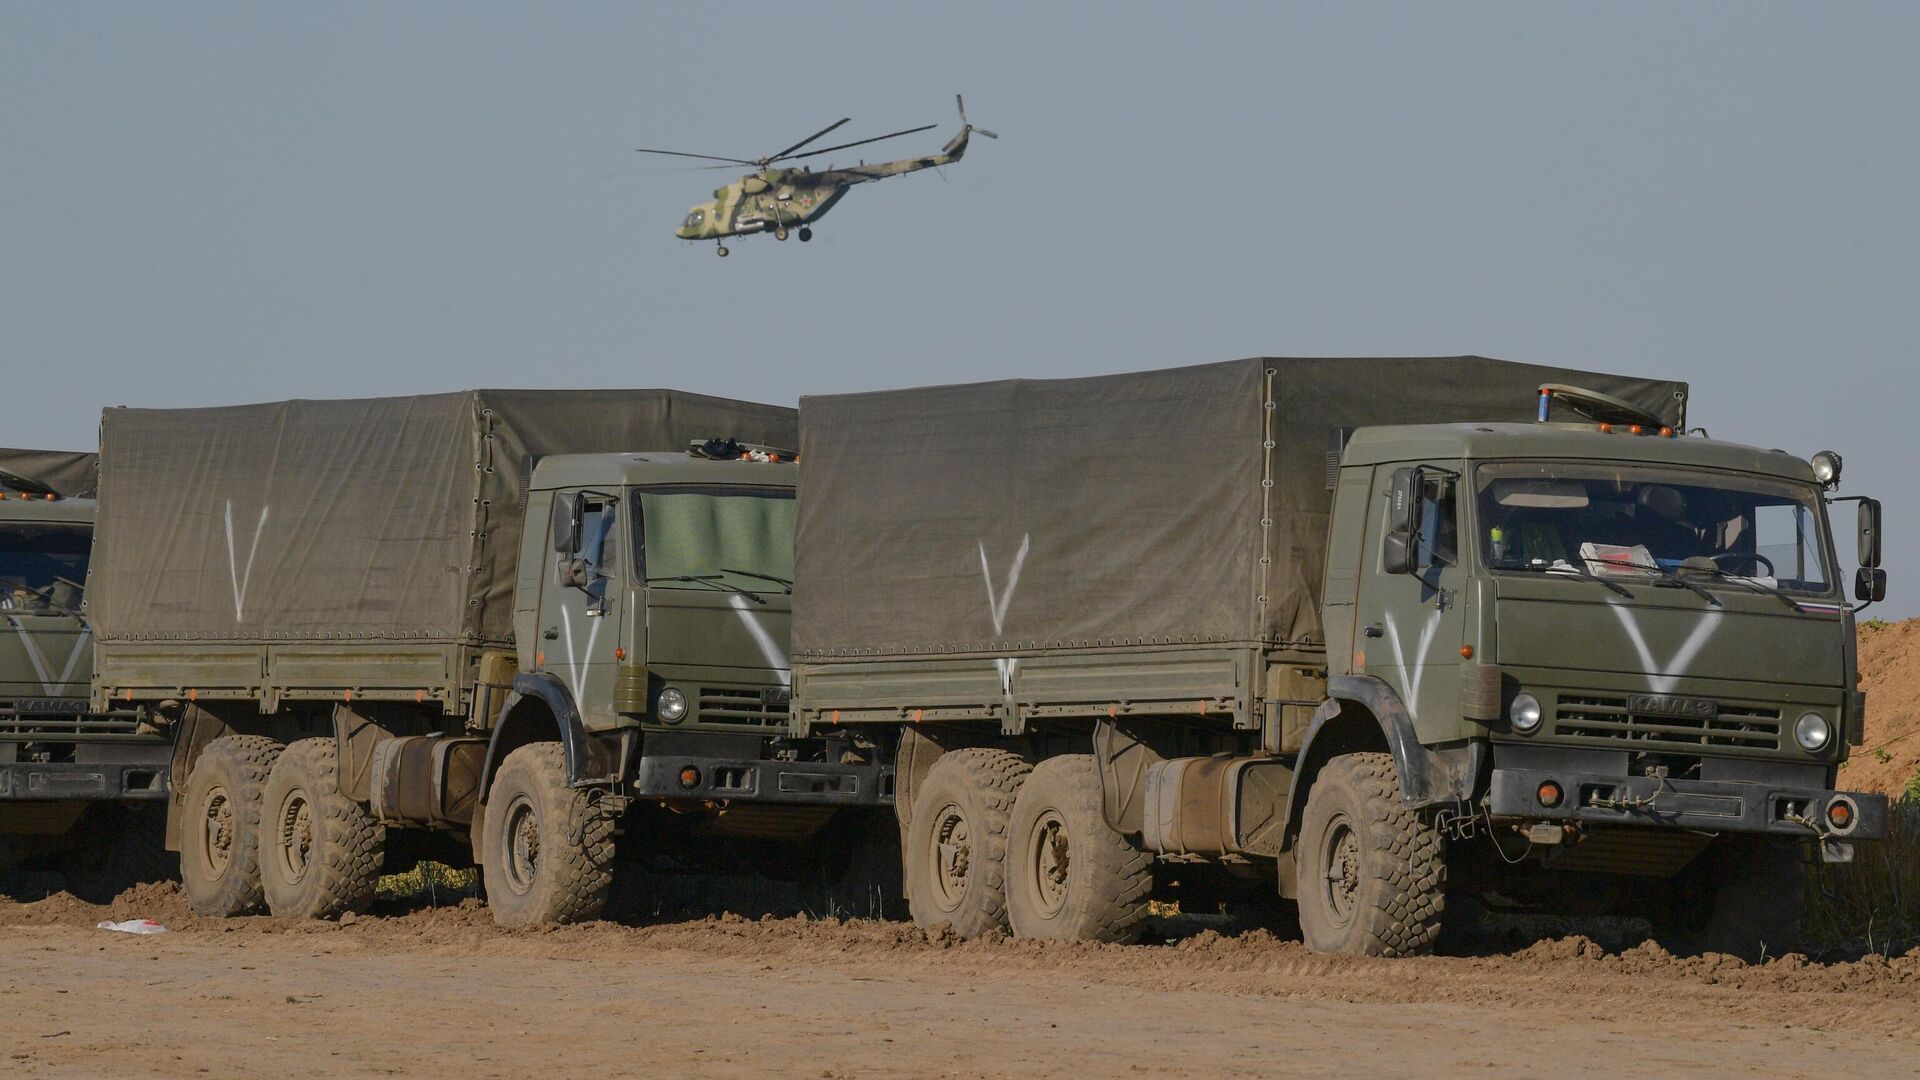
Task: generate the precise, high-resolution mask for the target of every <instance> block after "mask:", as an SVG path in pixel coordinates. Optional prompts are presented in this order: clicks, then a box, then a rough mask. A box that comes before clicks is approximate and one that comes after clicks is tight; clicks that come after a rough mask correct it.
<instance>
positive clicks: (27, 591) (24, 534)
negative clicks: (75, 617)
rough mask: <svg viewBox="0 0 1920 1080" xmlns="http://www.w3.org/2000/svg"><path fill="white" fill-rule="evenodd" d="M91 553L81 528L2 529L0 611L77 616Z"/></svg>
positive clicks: (87, 531) (88, 533) (88, 535)
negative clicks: (57, 612)
mask: <svg viewBox="0 0 1920 1080" xmlns="http://www.w3.org/2000/svg"><path fill="white" fill-rule="evenodd" d="M92 547H93V538H92V530H91V529H89V528H88V527H87V526H85V525H51V524H36V525H0V611H36V612H37V611H61V610H65V611H69V612H75V611H79V610H80V599H81V590H82V589H83V588H84V587H85V584H86V580H87V554H88V552H89V551H90V550H91V549H92Z"/></svg>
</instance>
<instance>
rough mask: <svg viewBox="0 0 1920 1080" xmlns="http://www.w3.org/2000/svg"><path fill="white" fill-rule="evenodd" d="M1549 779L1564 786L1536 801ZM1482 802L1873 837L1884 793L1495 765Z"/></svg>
mask: <svg viewBox="0 0 1920 1080" xmlns="http://www.w3.org/2000/svg"><path fill="white" fill-rule="evenodd" d="M1548 781H1552V782H1553V783H1555V784H1557V785H1559V788H1560V790H1561V792H1562V793H1563V794H1562V796H1561V799H1560V803H1559V805H1558V806H1551V807H1549V806H1543V805H1541V802H1540V799H1539V794H1538V793H1539V791H1540V785H1541V784H1543V783H1546V782H1548ZM1837 799H1847V800H1850V801H1851V802H1852V803H1853V807H1854V810H1855V813H1854V817H1853V823H1852V825H1851V827H1849V828H1846V829H1838V828H1835V827H1834V826H1833V825H1832V824H1830V822H1829V820H1828V818H1827V808H1828V806H1829V805H1830V804H1832V803H1833V802H1834V801H1835V800H1837ZM1487 810H1488V812H1489V814H1491V815H1492V816H1493V817H1494V818H1505V819H1520V820H1525V821H1565V822H1581V823H1585V824H1593V825H1643V826H1664V827H1667V828H1676V829H1697V830H1700V831H1703V832H1744V833H1777V834H1780V835H1782V836H1797V837H1801V838H1803V839H1805V838H1810V837H1813V836H1820V837H1822V838H1824V839H1827V840H1838V841H1853V840H1879V839H1881V838H1882V837H1884V836H1885V835H1886V829H1887V797H1886V796H1885V795H1874V794H1867V793H1864V792H1840V791H1826V790H1821V789H1817V788H1804V787H1792V786H1780V785H1773V784H1765V783H1753V782H1744V781H1712V780H1668V779H1664V778H1661V777H1653V776H1621V775H1617V774H1613V775H1609V774H1605V773H1592V772H1578V771H1571V770H1563V769H1539V768H1525V769H1500V768H1496V769H1494V770H1493V778H1492V783H1491V786H1490V788H1489V790H1488V792H1487ZM1796 818H1797V819H1799V820H1795V819H1796Z"/></svg>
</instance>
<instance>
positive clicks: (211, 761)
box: [180, 735, 282, 918]
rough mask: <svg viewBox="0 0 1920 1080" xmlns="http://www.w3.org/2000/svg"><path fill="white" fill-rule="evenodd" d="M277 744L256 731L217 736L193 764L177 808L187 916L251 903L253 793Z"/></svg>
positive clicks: (224, 912) (256, 890)
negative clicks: (179, 811)
mask: <svg viewBox="0 0 1920 1080" xmlns="http://www.w3.org/2000/svg"><path fill="white" fill-rule="evenodd" d="M281 749H282V747H281V745H280V744H279V743H277V742H275V741H273V740H272V739H269V738H267V737H265V736H264V735H223V736H221V737H220V738H218V739H215V740H213V741H212V742H210V743H208V744H207V745H206V748H205V749H203V750H201V751H200V758H199V760H197V761H195V762H194V763H193V772H192V773H191V774H189V775H188V777H187V797H186V799H185V802H184V806H183V808H182V811H181V813H182V815H183V817H182V818H181V825H180V883H181V887H182V888H183V890H184V891H185V892H186V894H187V906H188V907H190V908H192V909H193V913H194V914H195V915H207V916H212V917H214V918H226V917H227V916H229V915H244V914H246V913H247V912H250V911H253V910H256V909H257V908H259V906H260V900H261V892H260V849H259V845H258V844H257V842H256V840H257V836H258V833H259V828H260V805H261V795H262V793H263V792H264V791H265V789H266V786H267V775H268V774H269V773H270V772H272V771H273V762H274V759H276V758H278V757H279V756H280V751H281Z"/></svg>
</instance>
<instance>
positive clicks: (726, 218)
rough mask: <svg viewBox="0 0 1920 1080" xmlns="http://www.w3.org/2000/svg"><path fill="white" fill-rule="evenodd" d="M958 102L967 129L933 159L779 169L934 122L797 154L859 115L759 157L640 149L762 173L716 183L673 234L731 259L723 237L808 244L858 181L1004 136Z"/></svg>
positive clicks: (926, 165) (932, 162)
mask: <svg viewBox="0 0 1920 1080" xmlns="http://www.w3.org/2000/svg"><path fill="white" fill-rule="evenodd" d="M953 100H954V103H955V104H956V105H958V106H959V107H960V133H959V134H958V135H955V136H954V137H953V138H952V139H950V140H948V142H947V145H945V146H943V147H941V148H940V152H939V153H937V154H934V155H932V156H929V157H917V158H904V159H902V160H900V161H887V162H881V163H879V164H876V165H868V164H866V163H865V162H862V163H861V164H859V165H858V166H855V167H853V168H849V169H835V168H827V169H823V170H821V171H820V172H814V171H813V170H812V169H811V168H809V167H807V166H804V165H803V166H799V167H797V168H796V167H793V166H787V167H784V168H776V167H775V165H776V163H778V162H782V161H798V160H800V159H801V158H810V157H816V156H818V155H820V154H831V153H833V152H834V151H836V150H846V149H849V148H851V147H855V146H865V145H866V144H868V143H875V142H879V141H881V140H882V139H897V138H899V137H900V136H902V135H912V134H915V133H916V132H921V131H926V130H928V129H930V128H932V127H934V126H935V125H933V124H924V125H922V126H920V127H916V128H908V129H906V130H905V131H896V132H893V133H891V134H888V135H876V136H874V137H873V138H871V139H861V140H859V141H857V142H850V143H841V144H839V145H838V146H828V147H823V148H821V149H819V150H808V151H807V152H806V153H804V154H802V153H796V152H795V151H798V150H800V149H802V148H803V147H806V146H808V145H810V144H811V143H813V142H814V141H815V140H816V139H819V138H820V137H821V136H823V135H825V134H827V133H828V132H831V131H834V130H836V129H838V128H839V127H840V125H842V124H845V123H846V122H847V121H848V120H850V119H852V118H851V117H842V118H840V119H839V120H836V121H834V122H833V123H831V124H828V125H827V126H826V127H823V128H821V129H820V130H819V131H816V132H814V133H813V134H811V135H809V136H807V137H806V138H804V139H801V140H800V141H799V142H797V143H794V144H793V145H792V146H789V147H787V148H786V149H785V150H782V151H780V152H779V153H777V154H770V155H768V156H766V157H763V158H757V159H753V160H748V159H746V158H730V157H718V156H715V155H713V154H688V153H683V152H681V151H679V150H647V149H642V150H640V151H639V153H642V154H667V155H670V156H673V157H686V158H699V159H701V160H705V161H722V162H726V163H727V164H725V165H707V166H703V167H704V168H709V169H724V168H728V167H730V166H733V165H751V166H753V167H754V168H755V169H756V170H758V171H756V172H751V173H748V174H747V175H745V176H743V177H741V178H740V179H738V180H735V181H734V182H733V183H731V184H728V185H727V186H726V187H723V188H716V189H715V190H714V193H713V199H712V201H710V202H703V203H701V204H699V205H698V206H695V207H694V208H693V209H692V210H689V211H688V212H687V217H686V220H684V221H682V222H681V223H680V227H679V228H678V229H675V230H674V235H675V236H678V237H679V238H680V239H682V240H713V241H716V243H717V248H716V253H717V254H719V255H720V256H721V257H722V258H724V257H726V254H727V245H726V244H725V243H724V241H725V240H726V238H727V237H729V236H748V235H751V234H753V233H759V232H770V233H772V234H773V238H774V239H775V240H785V239H786V238H787V235H788V230H789V229H794V228H795V227H796V226H797V230H796V231H798V232H799V234H800V239H801V241H802V242H805V241H807V240H811V239H813V229H812V228H811V227H810V226H811V224H812V223H813V222H814V221H817V220H819V219H820V218H821V217H822V216H824V215H825V214H826V212H827V211H828V210H831V209H833V204H834V203H837V202H839V201H840V199H841V197H842V196H844V195H845V194H846V193H847V190H848V189H849V188H851V187H853V185H855V184H865V183H868V182H869V181H873V180H885V179H886V178H887V177H889V176H901V175H904V174H906V173H910V172H918V171H919V170H921V169H931V168H934V167H935V166H939V165H948V164H951V163H953V162H955V161H959V160H960V158H961V156H962V155H964V154H965V153H966V152H967V139H968V137H969V136H971V135H972V134H973V133H974V132H976V131H977V132H979V133H980V134H982V135H985V136H986V137H987V138H989V139H997V138H999V137H1000V136H998V135H996V134H994V133H993V132H991V131H988V130H987V129H986V128H978V127H974V126H973V125H972V124H970V123H968V122H967V103H966V102H965V101H964V100H963V99H962V98H961V97H960V95H959V94H955V95H954V96H953Z"/></svg>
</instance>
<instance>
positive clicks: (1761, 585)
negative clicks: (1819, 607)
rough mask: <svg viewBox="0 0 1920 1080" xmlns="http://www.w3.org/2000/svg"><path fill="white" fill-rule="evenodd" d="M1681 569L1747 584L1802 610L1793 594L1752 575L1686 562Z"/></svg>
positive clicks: (1721, 579) (1750, 587)
mask: <svg viewBox="0 0 1920 1080" xmlns="http://www.w3.org/2000/svg"><path fill="white" fill-rule="evenodd" d="M1680 569H1682V570H1685V571H1687V572H1689V573H1695V574H1712V575H1713V576H1714V579H1715V580H1716V581H1726V582H1730V583H1732V584H1735V585H1745V586H1746V587H1747V588H1749V589H1752V590H1754V591H1755V592H1760V593H1765V594H1767V595H1769V596H1777V597H1779V598H1780V601H1781V602H1782V603H1784V604H1786V605H1787V606H1788V607H1790V608H1792V609H1793V610H1795V611H1799V610H1801V608H1800V601H1798V600H1795V599H1794V598H1793V597H1791V596H1788V595H1787V593H1786V590H1784V589H1782V588H1780V587H1779V586H1777V585H1768V584H1766V583H1765V582H1761V581H1755V580H1753V579H1752V578H1750V577H1742V576H1741V575H1739V574H1735V573H1733V572H1731V571H1727V570H1722V569H1720V568H1719V567H1717V566H1701V565H1698V564H1696V565H1693V566H1689V565H1687V564H1686V563H1681V564H1680Z"/></svg>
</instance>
